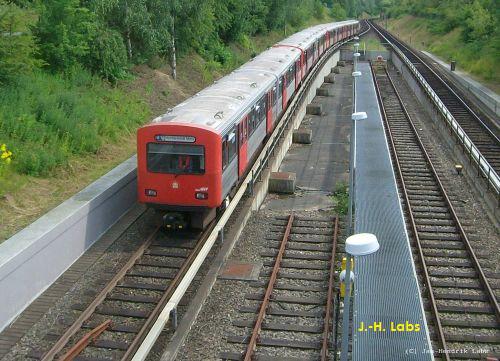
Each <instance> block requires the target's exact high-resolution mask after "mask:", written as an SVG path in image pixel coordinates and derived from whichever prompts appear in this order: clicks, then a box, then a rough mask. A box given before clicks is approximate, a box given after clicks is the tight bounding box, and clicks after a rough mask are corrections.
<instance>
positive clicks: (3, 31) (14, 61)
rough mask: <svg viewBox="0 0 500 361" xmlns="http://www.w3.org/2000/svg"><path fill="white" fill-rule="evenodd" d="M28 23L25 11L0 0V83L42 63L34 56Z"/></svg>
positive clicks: (34, 48)
mask: <svg viewBox="0 0 500 361" xmlns="http://www.w3.org/2000/svg"><path fill="white" fill-rule="evenodd" d="M28 25H29V22H27V17H26V12H25V11H23V10H22V9H21V8H19V7H18V6H17V5H15V4H13V3H7V2H6V1H5V0H0V84H2V83H6V82H8V81H11V80H12V79H14V78H15V77H16V76H18V75H19V74H29V73H30V72H31V71H32V70H33V69H35V68H37V67H39V66H41V65H42V63H41V62H40V61H39V60H38V59H36V58H35V54H36V52H37V47H36V44H35V40H34V39H33V36H32V35H31V34H30V32H29V31H28V30H27V26H28Z"/></svg>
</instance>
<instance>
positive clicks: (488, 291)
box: [372, 71, 500, 360]
mask: <svg viewBox="0 0 500 361" xmlns="http://www.w3.org/2000/svg"><path fill="white" fill-rule="evenodd" d="M372 76H373V79H374V83H375V87H376V90H377V96H378V99H379V103H380V106H381V109H382V113H383V117H384V123H385V124H386V130H387V134H388V138H389V141H390V144H391V148H392V150H393V157H394V163H395V165H396V168H397V172H398V175H399V178H400V180H401V182H400V184H401V187H402V192H403V196H404V198H405V202H406V204H407V206H408V215H409V218H410V223H411V228H412V231H413V234H414V237H415V240H416V244H417V249H418V254H419V260H420V262H421V264H422V269H423V272H424V280H425V284H426V286H427V288H428V293H429V298H430V301H431V302H430V303H431V308H432V311H433V316H434V318H435V323H436V328H437V331H438V338H439V341H440V343H441V344H442V346H443V349H444V350H447V344H446V337H445V335H444V332H443V329H442V324H441V321H440V317H439V312H438V309H437V304H436V300H435V298H434V291H433V287H432V285H431V281H430V276H429V273H428V270H427V265H426V262H425V257H424V254H423V250H422V246H421V243H420V238H419V233H418V230H417V226H416V222H415V219H414V216H413V210H412V206H411V201H410V199H409V195H408V192H407V188H406V184H405V180H404V177H403V174H402V170H401V165H400V161H399V158H398V155H397V151H396V146H395V142H394V135H393V132H392V130H391V125H390V124H389V121H388V118H387V114H386V112H385V109H384V104H383V101H382V97H381V93H380V88H379V86H378V83H377V79H376V75H375V74H374V73H373V74H372ZM386 76H387V79H388V81H389V84H390V86H391V88H392V90H393V91H394V94H395V96H396V98H397V100H398V103H399V106H400V107H401V109H402V111H403V114H404V116H405V118H406V120H407V121H408V124H409V126H410V129H411V130H412V133H413V135H414V137H415V140H416V143H417V145H418V147H419V148H420V150H421V152H422V155H423V157H424V159H425V162H426V163H427V165H428V166H429V170H430V173H431V175H432V176H433V177H434V180H435V181H436V184H437V186H438V189H439V191H440V193H441V195H442V196H443V198H444V200H445V204H446V205H447V207H448V210H449V212H450V214H451V215H452V219H453V221H454V223H455V226H456V228H457V230H458V233H459V235H460V237H461V240H462V242H463V244H464V245H465V249H466V251H467V254H468V256H469V258H470V259H471V260H472V262H471V263H472V265H473V267H474V269H475V270H476V272H477V275H478V278H479V281H480V283H481V284H482V286H483V291H484V292H485V293H486V294H487V297H488V299H489V301H490V304H491V305H492V308H493V311H494V313H495V316H496V319H497V321H498V322H500V309H499V305H498V301H497V299H496V295H495V293H494V292H493V289H492V288H491V286H490V284H489V282H488V280H487V279H486V276H485V274H484V271H483V269H482V267H481V265H480V263H479V260H478V258H477V256H476V255H475V252H474V250H473V248H472V245H471V244H470V242H469V240H468V237H467V235H466V234H465V231H464V229H463V227H462V225H461V222H460V220H459V218H458V216H457V214H456V212H455V209H454V207H453V205H452V203H451V201H450V199H449V197H448V195H447V193H446V190H445V188H444V186H443V184H442V182H441V180H440V178H439V176H438V174H437V172H436V169H435V168H434V165H433V163H432V160H431V158H430V156H429V154H428V152H427V150H426V149H425V146H424V144H423V142H422V140H421V138H420V136H419V135H418V132H417V129H416V127H415V125H414V124H413V121H412V119H411V117H410V115H409V114H408V112H407V110H406V107H405V106H404V103H403V101H402V99H401V96H400V95H399V92H398V91H397V89H396V87H395V85H394V82H393V81H392V79H391V77H390V75H389V74H388V73H387V71H386ZM445 358H446V360H449V356H448V353H445Z"/></svg>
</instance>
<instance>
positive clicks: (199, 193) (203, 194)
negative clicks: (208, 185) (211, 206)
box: [194, 192, 208, 199]
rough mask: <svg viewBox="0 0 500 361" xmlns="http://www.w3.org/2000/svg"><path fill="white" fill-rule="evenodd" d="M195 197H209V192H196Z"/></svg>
mask: <svg viewBox="0 0 500 361" xmlns="http://www.w3.org/2000/svg"><path fill="white" fill-rule="evenodd" d="M194 197H195V198H196V199H208V193H205V192H196V193H195V194H194Z"/></svg>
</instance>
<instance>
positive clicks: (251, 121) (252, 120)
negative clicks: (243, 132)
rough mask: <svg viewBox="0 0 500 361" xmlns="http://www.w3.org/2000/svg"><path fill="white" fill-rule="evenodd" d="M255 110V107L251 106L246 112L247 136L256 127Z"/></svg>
mask: <svg viewBox="0 0 500 361" xmlns="http://www.w3.org/2000/svg"><path fill="white" fill-rule="evenodd" d="M257 119H258V118H257V112H256V110H255V108H252V110H251V111H250V114H248V136H251V135H252V134H253V132H254V131H255V128H257Z"/></svg>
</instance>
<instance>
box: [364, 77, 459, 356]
mask: <svg viewBox="0 0 500 361" xmlns="http://www.w3.org/2000/svg"><path fill="white" fill-rule="evenodd" d="M372 77H373V83H374V84H375V90H376V93H377V98H378V102H379V105H380V110H381V112H382V118H383V120H384V124H385V129H386V132H387V135H388V139H389V144H390V147H391V149H392V153H393V160H394V164H395V165H396V171H397V173H398V176H399V179H400V180H401V182H400V185H401V190H402V194H403V197H404V199H405V203H406V204H407V206H408V212H407V213H408V217H409V218H410V224H411V230H412V233H413V236H414V238H415V243H416V245H417V250H418V255H419V260H420V263H421V265H422V270H423V272H424V281H425V286H426V289H427V293H428V296H429V299H430V301H431V302H430V303H431V310H432V315H433V316H434V322H435V324H436V328H437V334H438V339H439V342H440V344H441V347H442V348H443V350H448V347H447V344H446V339H445V337H444V332H443V326H442V325H441V319H440V318H439V311H438V309H437V304H436V299H435V298H434V291H433V287H432V284H431V278H430V275H429V272H428V270H427V265H426V262H425V257H424V251H423V248H422V244H421V242H420V237H419V235H418V231H417V225H416V223H415V218H414V216H413V212H412V211H411V202H410V198H409V196H408V191H407V189H406V184H405V182H404V180H403V179H404V178H403V172H402V170H401V164H400V162H399V156H398V154H397V152H396V145H395V143H394V137H393V133H392V129H391V127H390V125H389V122H388V120H387V114H386V112H385V107H384V103H383V101H382V95H381V93H380V87H379V85H378V82H377V79H376V76H375V72H374V71H373V70H372ZM444 357H445V360H446V361H450V356H449V355H448V352H445V353H444Z"/></svg>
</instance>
